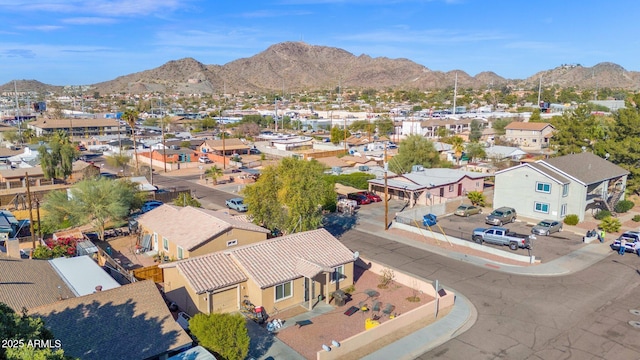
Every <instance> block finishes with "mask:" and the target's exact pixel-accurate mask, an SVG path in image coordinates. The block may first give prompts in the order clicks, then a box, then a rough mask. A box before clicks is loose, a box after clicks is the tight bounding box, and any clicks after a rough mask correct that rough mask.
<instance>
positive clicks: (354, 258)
mask: <svg viewBox="0 0 640 360" xmlns="http://www.w3.org/2000/svg"><path fill="white" fill-rule="evenodd" d="M359 257H360V252H359V251H356V252H354V253H353V260H358V258H359Z"/></svg>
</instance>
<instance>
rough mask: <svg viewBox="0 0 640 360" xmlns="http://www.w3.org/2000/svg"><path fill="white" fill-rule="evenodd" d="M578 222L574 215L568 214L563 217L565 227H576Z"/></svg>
mask: <svg viewBox="0 0 640 360" xmlns="http://www.w3.org/2000/svg"><path fill="white" fill-rule="evenodd" d="M579 222H580V218H579V217H578V215H576V214H569V215H567V216H565V217H564V223H565V224H567V225H577V224H578V223H579Z"/></svg>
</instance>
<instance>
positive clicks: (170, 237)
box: [138, 204, 269, 260]
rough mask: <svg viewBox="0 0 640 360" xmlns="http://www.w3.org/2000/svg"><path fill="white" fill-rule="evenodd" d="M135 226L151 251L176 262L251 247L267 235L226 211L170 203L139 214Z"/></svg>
mask: <svg viewBox="0 0 640 360" xmlns="http://www.w3.org/2000/svg"><path fill="white" fill-rule="evenodd" d="M138 226H139V227H140V231H141V234H142V236H143V240H145V241H150V246H149V247H150V248H151V250H152V251H157V252H158V253H162V254H164V256H166V257H169V258H173V259H178V260H180V259H186V258H189V257H193V256H199V255H204V254H209V253H212V252H216V251H221V250H228V249H231V248H233V247H238V246H243V245H248V244H253V243H255V242H258V241H263V240H266V239H267V234H268V233H269V230H267V229H265V228H263V227H261V226H258V225H255V224H252V223H250V222H248V221H246V218H236V217H234V216H231V215H229V214H227V213H226V212H222V211H213V210H208V209H203V208H195V207H191V206H187V207H179V206H174V205H169V204H164V205H162V206H160V207H158V208H155V209H153V210H151V211H149V212H147V213H145V214H143V215H141V216H140V217H139V218H138ZM145 237H146V239H145ZM143 242H144V241H143Z"/></svg>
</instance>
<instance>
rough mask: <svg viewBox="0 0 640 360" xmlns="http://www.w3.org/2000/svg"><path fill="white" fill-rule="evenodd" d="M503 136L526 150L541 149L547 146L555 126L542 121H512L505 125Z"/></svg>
mask: <svg viewBox="0 0 640 360" xmlns="http://www.w3.org/2000/svg"><path fill="white" fill-rule="evenodd" d="M504 129H505V131H506V133H505V135H504V138H505V139H506V140H507V141H509V142H511V143H513V144H517V145H518V146H519V147H520V148H522V149H523V150H527V151H535V150H542V149H545V148H547V147H549V139H551V137H552V136H553V132H554V131H555V128H554V127H553V125H551V124H549V123H544V122H521V121H514V122H512V123H509V125H507V126H505V128H504Z"/></svg>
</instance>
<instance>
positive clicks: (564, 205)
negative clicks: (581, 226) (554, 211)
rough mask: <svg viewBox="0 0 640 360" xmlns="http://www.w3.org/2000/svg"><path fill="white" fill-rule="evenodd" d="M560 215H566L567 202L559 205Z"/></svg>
mask: <svg viewBox="0 0 640 360" xmlns="http://www.w3.org/2000/svg"><path fill="white" fill-rule="evenodd" d="M560 216H567V204H562V206H560Z"/></svg>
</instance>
